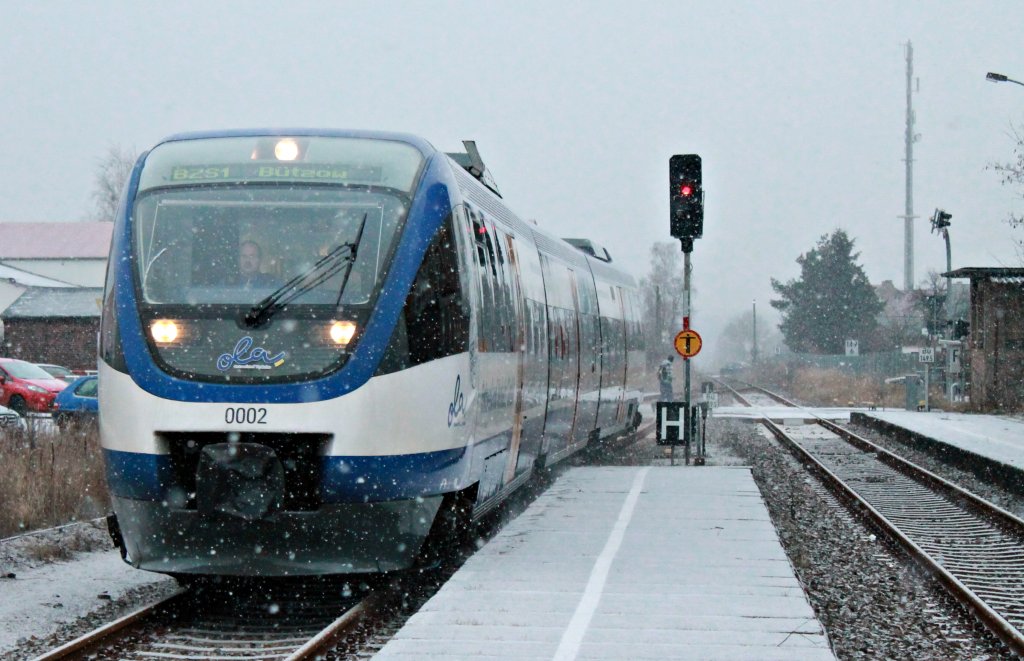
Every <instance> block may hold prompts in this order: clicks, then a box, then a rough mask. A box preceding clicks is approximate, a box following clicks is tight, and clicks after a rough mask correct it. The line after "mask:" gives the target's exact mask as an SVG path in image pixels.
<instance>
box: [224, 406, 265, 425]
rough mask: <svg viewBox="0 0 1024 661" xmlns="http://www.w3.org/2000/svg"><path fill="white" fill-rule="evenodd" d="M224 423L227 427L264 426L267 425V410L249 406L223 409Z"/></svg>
mask: <svg viewBox="0 0 1024 661" xmlns="http://www.w3.org/2000/svg"><path fill="white" fill-rule="evenodd" d="M224 422H226V423H228V424H229V425H265V424H267V409H257V408H252V407H250V406H236V407H233V408H228V409H224Z"/></svg>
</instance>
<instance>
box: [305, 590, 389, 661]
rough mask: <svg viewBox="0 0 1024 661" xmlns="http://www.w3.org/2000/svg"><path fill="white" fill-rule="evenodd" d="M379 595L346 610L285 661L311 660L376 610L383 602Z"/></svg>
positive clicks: (372, 594) (370, 596)
mask: <svg viewBox="0 0 1024 661" xmlns="http://www.w3.org/2000/svg"><path fill="white" fill-rule="evenodd" d="M385 601H386V600H385V598H384V597H383V596H382V595H381V593H377V592H374V593H371V594H370V595H368V596H367V597H366V598H365V599H363V600H362V601H360V602H359V603H358V604H356V605H355V606H353V607H352V608H350V609H348V610H347V611H345V612H344V613H342V615H341V616H340V617H338V618H337V619H336V620H334V621H333V622H331V623H330V624H328V625H327V626H326V627H325V628H324V629H323V630H322V631H321V632H320V633H318V634H317V635H315V636H313V637H312V638H310V639H309V641H307V642H306V644H304V645H303V646H302V647H300V648H299V649H297V650H295V651H294V652H292V653H291V654H290V655H288V656H287V657H286V658H285V661H301V660H302V659H309V658H312V657H313V656H314V655H315V654H316V653H317V652H319V651H321V650H323V649H325V648H327V646H329V645H331V644H332V643H333V642H334V641H335V640H337V639H338V637H339V636H341V635H342V634H343V633H344V632H345V631H347V630H349V629H351V628H352V627H354V626H355V625H356V624H357V623H358V622H359V621H360V620H362V619H363V617H365V616H366V615H368V614H369V613H372V612H373V611H375V610H377V609H378V608H379V607H380V606H381V604H383V603H384V602H385Z"/></svg>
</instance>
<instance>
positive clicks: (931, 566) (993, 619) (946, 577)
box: [723, 383, 1024, 656]
mask: <svg viewBox="0 0 1024 661" xmlns="http://www.w3.org/2000/svg"><path fill="white" fill-rule="evenodd" d="M723 385H725V387H726V388H727V389H729V390H730V391H732V394H733V396H734V397H735V398H736V399H737V400H739V401H741V402H743V403H746V404H747V405H749V402H748V401H747V400H746V398H744V397H743V396H742V395H740V394H739V392H737V390H736V389H734V388H732V387H731V386H729V385H728V384H724V383H723ZM747 386H748V387H749V388H751V389H754V390H757V391H760V392H762V393H764V394H765V395H767V396H769V397H771V398H773V399H775V400H776V401H778V402H782V403H785V404H786V405H789V406H794V407H795V408H800V409H804V410H806V409H805V407H802V406H799V405H796V404H794V403H793V402H790V401H789V400H787V399H786V398H784V397H782V396H781V395H778V394H776V393H773V392H771V391H769V390H767V389H765V388H761V387H759V386H754V385H752V384H747ZM808 412H809V413H811V417H813V418H814V419H815V422H816V423H817V424H818V425H819V426H821V427H822V428H824V429H826V430H827V431H829V432H831V433H832V434H834V435H836V436H837V437H838V438H839V439H841V440H842V441H845V442H847V443H849V444H850V445H851V446H853V447H854V448H856V449H858V450H860V451H861V452H864V453H869V454H873V455H874V458H875V459H876V461H878V462H879V463H881V464H883V465H885V466H888V467H889V468H890V469H892V470H894V471H896V472H897V473H898V474H902V475H903V476H904V477H905V478H907V479H910V480H912V481H913V482H914V483H915V484H923V485H924V486H926V487H928V488H929V489H931V491H932V492H933V493H937V494H939V495H940V496H942V497H944V498H946V499H948V501H949V502H950V503H951V504H954V505H959V506H960V507H961V508H962V509H964V510H966V511H969V512H970V511H973V512H974V513H975V515H980V516H981V518H983V519H984V520H986V521H988V522H990V523H992V524H993V525H995V526H997V528H999V529H1002V530H1003V531H1004V532H1007V533H1009V534H1012V535H1015V536H1017V537H1021V536H1024V520H1021V519H1020V518H1019V517H1017V516H1015V515H1013V514H1012V513H1010V512H1008V511H1006V510H1004V509H1002V508H1000V507H998V506H996V505H994V504H993V503H990V502H988V501H986V500H984V499H983V498H980V497H978V496H977V495H975V494H973V493H971V492H969V491H966V490H964V489H962V488H961V487H959V486H957V485H955V484H953V483H952V482H949V481H948V480H945V479H943V478H942V477H939V476H938V475H935V474H934V473H932V472H930V471H928V470H926V469H924V468H921V467H920V466H917V465H915V464H913V463H911V462H909V461H907V460H906V459H903V458H902V457H899V456H898V455H896V454H894V453H892V452H890V451H888V450H886V449H885V448H882V447H880V446H878V445H876V444H874V443H872V442H871V441H868V440H867V439H864V438H861V437H860V436H857V435H856V434H854V433H853V432H850V431H848V430H846V429H843V428H842V427H840V426H839V425H836V424H835V423H832V422H830V421H828V420H825V419H823V418H821V417H820V416H818V415H816V414H814V413H813V412H811V411H808ZM761 423H762V424H763V425H764V426H765V427H766V428H767V429H768V430H769V431H770V432H771V433H772V435H774V436H775V437H776V438H777V439H779V441H780V442H782V443H783V445H785V446H786V447H787V448H788V449H789V450H790V451H791V452H793V454H794V455H795V456H796V457H797V458H798V459H800V460H802V462H806V463H805V466H808V467H809V468H810V469H811V470H812V471H813V472H814V473H816V474H817V475H819V477H821V478H822V480H823V481H824V482H826V483H827V484H829V485H830V486H831V487H832V488H833V490H834V491H835V492H836V493H837V494H838V495H839V496H840V498H841V499H842V500H844V501H846V502H847V503H849V504H851V505H852V506H853V509H854V511H856V512H857V513H859V514H861V515H862V516H864V517H866V518H867V519H868V520H869V521H871V522H872V523H873V524H874V526H875V527H876V528H877V529H879V530H880V531H882V532H884V533H885V534H886V535H888V536H889V537H890V538H891V539H893V540H895V541H896V542H897V543H898V544H899V545H900V546H901V547H902V548H903V549H904V550H905V551H906V552H907V553H908V555H909V556H910V557H911V558H913V559H914V560H915V562H917V563H918V564H919V565H920V566H922V567H924V568H925V569H926V570H927V571H928V572H929V573H930V574H931V575H932V576H933V577H935V578H936V580H938V581H939V582H940V583H941V584H942V585H943V586H944V587H945V588H946V590H947V591H948V592H949V593H950V594H951V595H952V596H953V597H954V598H955V599H956V600H957V601H958V602H959V603H960V604H961V605H963V606H964V607H965V608H966V609H967V610H968V611H970V612H971V613H972V614H974V616H975V617H976V618H977V619H978V620H979V621H980V622H981V623H982V624H984V625H985V626H986V627H987V628H988V629H989V630H990V631H992V632H993V633H994V634H995V635H996V636H997V637H998V638H999V639H1000V640H1002V641H1003V642H1004V643H1005V644H1006V645H1007V646H1008V647H1009V648H1010V649H1011V650H1013V652H1014V653H1015V654H1017V655H1019V656H1024V634H1022V633H1021V631H1020V630H1019V629H1017V627H1016V626H1014V625H1013V624H1011V623H1010V622H1009V621H1008V620H1007V619H1006V618H1005V617H1003V615H1002V614H1000V613H999V612H998V611H996V610H995V609H994V608H993V607H992V606H990V605H989V604H988V603H987V602H986V601H985V600H984V599H983V598H982V597H981V596H979V595H978V594H977V593H976V592H975V591H974V589H972V588H971V587H970V586H968V585H967V584H965V583H964V582H963V581H961V580H960V579H959V578H957V576H956V575H955V574H954V573H953V572H951V571H949V570H948V569H946V567H945V566H943V564H942V563H940V562H939V561H938V560H936V559H935V558H934V557H933V556H932V555H931V554H930V553H928V551H927V550H925V549H924V548H922V547H921V546H920V545H919V544H918V543H917V542H915V541H914V540H913V539H912V538H911V537H910V536H908V535H907V534H905V533H904V532H903V531H902V530H900V528H899V527H898V526H897V525H896V524H895V523H893V522H892V521H890V520H889V518H888V517H886V516H885V515H884V514H883V513H882V512H881V511H879V510H878V509H877V508H876V507H875V506H874V505H873V504H872V503H871V502H869V501H868V500H867V499H866V498H865V497H864V496H862V495H861V494H860V493H858V491H857V490H856V489H854V488H853V487H851V486H849V485H848V484H847V483H846V482H845V481H844V480H843V479H842V478H840V477H839V476H838V475H836V474H835V473H834V472H833V471H832V470H831V469H830V468H828V466H826V465H825V464H824V462H822V461H820V460H819V459H818V458H817V457H815V456H814V455H813V454H812V453H811V452H810V451H809V450H807V449H806V448H804V447H803V446H802V445H801V444H800V443H798V442H797V441H796V440H794V439H793V438H792V437H791V436H790V435H789V434H787V433H786V432H785V431H784V430H783V429H782V428H781V427H780V426H779V425H776V424H775V423H774V422H772V421H771V420H769V419H768V418H762V419H761ZM978 534H983V531H979V532H978ZM1016 546H1017V545H1014V550H1016ZM939 552H940V553H941V549H939ZM951 555H952V554H951ZM1017 555H1019V553H1018V554H1017ZM945 560H946V561H948V562H950V563H951V564H954V565H955V564H957V562H956V558H945ZM1004 560H1006V561H1012V560H1013V558H1012V557H1009V558H1004ZM961 572H962V573H963V570H961ZM984 578H985V577H984V575H979V576H965V580H968V581H971V580H972V579H975V580H974V581H973V582H975V583H983V582H984ZM985 587H988V586H985ZM988 591H990V592H992V591H993V590H992V589H991V588H988ZM994 596H995V595H994ZM999 596H1000V598H1001V600H1002V601H1005V597H1006V596H1009V595H999ZM1016 605H1017V607H1018V608H1020V606H1021V604H1020V603H1017V604H1016Z"/></svg>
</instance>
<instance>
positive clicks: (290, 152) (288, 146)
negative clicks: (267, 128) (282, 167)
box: [274, 138, 299, 161]
mask: <svg viewBox="0 0 1024 661" xmlns="http://www.w3.org/2000/svg"><path fill="white" fill-rule="evenodd" d="M298 157H299V143H297V142H295V141H294V140H292V139H291V138H284V139H283V140H278V141H277V144H275V145H274V158H276V159H277V160H279V161H294V160H295V159H296V158H298Z"/></svg>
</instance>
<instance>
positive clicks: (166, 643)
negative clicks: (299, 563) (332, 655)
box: [34, 590, 387, 661]
mask: <svg viewBox="0 0 1024 661" xmlns="http://www.w3.org/2000/svg"><path fill="white" fill-rule="evenodd" d="M188 596H191V593H190V592H189V591H187V590H180V591H178V592H176V593H174V594H172V595H170V596H168V597H165V598H164V599H161V600H160V601H158V602H156V603H153V604H150V605H148V606H145V607H143V608H140V609H138V610H136V611H134V612H132V613H130V614H128V615H126V616H124V617H121V618H119V619H117V620H115V621H113V622H110V623H108V624H106V625H103V626H102V627H99V628H97V629H95V630H93V631H90V632H88V633H86V634H85V635H83V636H80V637H79V638H76V639H75V640H73V641H71V642H69V643H66V644H64V645H61V646H60V647H58V648H55V649H53V650H50V651H49V652H47V653H45V654H43V655H41V656H39V657H36V659H34V661H55V660H57V659H68V658H92V657H93V656H95V655H96V654H97V653H99V654H102V651H103V649H104V648H105V647H107V646H110V645H115V644H116V643H117V641H119V640H122V639H123V638H124V635H125V634H127V633H128V632H129V631H131V630H132V627H144V626H146V623H147V622H148V621H150V618H151V617H157V616H158V612H159V611H166V610H169V609H170V608H173V607H180V606H181V604H179V603H177V602H176V600H180V599H183V598H185V597H188ZM386 602H387V596H386V594H385V593H383V592H373V593H370V594H369V595H367V596H366V597H364V598H363V599H361V600H360V601H359V602H358V603H356V604H355V605H354V606H351V607H348V608H346V609H345V611H344V612H343V613H342V614H341V615H340V616H338V617H337V618H335V619H334V620H332V621H331V622H329V623H328V624H326V625H323V624H322V619H321V624H318V625H315V628H313V627H310V626H307V625H305V624H302V622H301V620H300V621H299V622H297V623H296V622H293V623H284V624H283V626H282V624H281V623H278V624H273V625H267V626H263V627H261V626H260V625H259V623H258V622H257V623H255V624H253V623H251V622H249V623H246V624H245V625H243V627H242V628H241V629H238V628H237V625H238V623H237V622H234V621H233V620H231V619H230V618H227V619H225V618H226V615H225V614H223V613H221V614H217V613H214V614H213V615H207V616H201V617H200V618H199V620H198V621H191V622H182V623H179V625H178V626H171V627H170V628H169V629H168V630H166V631H162V632H161V634H160V636H159V638H158V639H155V640H147V641H145V642H143V643H142V647H140V648H136V650H133V651H131V652H126V653H127V654H129V655H141V656H146V657H150V656H158V657H159V656H170V657H172V658H177V657H176V656H175V655H176V654H186V655H187V657H182V658H190V659H213V658H223V657H222V655H223V654H230V655H231V658H235V659H239V660H241V659H246V658H253V659H256V658H261V659H262V658H279V659H285V660H286V661H299V660H301V659H310V658H315V657H316V656H317V655H318V654H320V653H322V652H323V651H324V650H326V649H328V648H329V647H330V646H331V645H332V644H334V643H335V642H336V641H337V640H338V639H339V638H340V637H342V636H343V635H344V634H345V633H346V632H348V631H351V630H352V629H353V628H354V627H355V625H356V624H357V623H359V622H361V621H362V620H363V619H364V618H366V617H368V616H370V615H372V614H373V613H374V612H375V611H376V610H378V609H379V608H380V607H381V606H382V605H383V604H384V603H386ZM305 610H312V611H314V612H315V611H316V610H317V609H305ZM313 632H315V633H313ZM147 650H149V651H147ZM87 655H88V656H87ZM132 658H134V657H132Z"/></svg>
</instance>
